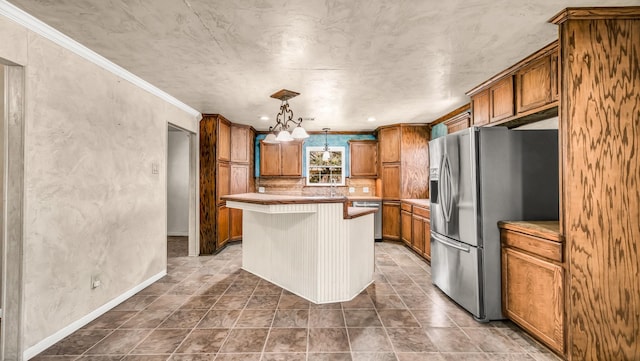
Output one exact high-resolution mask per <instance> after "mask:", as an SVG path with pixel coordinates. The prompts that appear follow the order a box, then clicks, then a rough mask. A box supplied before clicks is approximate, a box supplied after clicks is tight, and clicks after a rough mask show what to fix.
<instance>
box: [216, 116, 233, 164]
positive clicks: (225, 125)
mask: <svg viewBox="0 0 640 361" xmlns="http://www.w3.org/2000/svg"><path fill="white" fill-rule="evenodd" d="M216 146H217V148H218V160H225V161H230V160H231V122H229V121H228V120H226V119H225V118H224V117H222V116H218V139H217V145H216Z"/></svg>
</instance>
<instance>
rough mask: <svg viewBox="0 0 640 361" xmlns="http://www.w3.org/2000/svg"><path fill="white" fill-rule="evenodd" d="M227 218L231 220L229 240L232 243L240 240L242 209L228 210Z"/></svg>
mask: <svg viewBox="0 0 640 361" xmlns="http://www.w3.org/2000/svg"><path fill="white" fill-rule="evenodd" d="M229 217H230V218H231V220H230V221H229V223H230V226H229V229H230V232H231V235H230V236H229V239H230V240H232V241H237V240H240V239H242V209H236V208H230V209H229Z"/></svg>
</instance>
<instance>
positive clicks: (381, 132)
mask: <svg viewBox="0 0 640 361" xmlns="http://www.w3.org/2000/svg"><path fill="white" fill-rule="evenodd" d="M430 133H431V132H430V129H429V126H428V125H427V124H396V125H392V126H385V127H380V128H378V148H379V157H380V162H379V164H380V172H379V174H380V177H381V188H382V238H383V239H387V240H393V241H399V240H400V228H401V227H400V222H401V220H400V199H409V198H428V197H429V139H430V138H431V134H430Z"/></svg>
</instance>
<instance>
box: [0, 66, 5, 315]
mask: <svg viewBox="0 0 640 361" xmlns="http://www.w3.org/2000/svg"><path fill="white" fill-rule="evenodd" d="M4 122H5V120H4V65H3V64H2V63H0V201H2V203H0V205H3V204H4V176H3V175H2V174H3V173H4ZM0 218H1V219H0V308H3V307H4V305H3V304H2V299H3V298H2V292H3V286H4V277H3V271H4V242H5V240H4V232H2V231H1V230H3V229H4V212H3V211H0Z"/></svg>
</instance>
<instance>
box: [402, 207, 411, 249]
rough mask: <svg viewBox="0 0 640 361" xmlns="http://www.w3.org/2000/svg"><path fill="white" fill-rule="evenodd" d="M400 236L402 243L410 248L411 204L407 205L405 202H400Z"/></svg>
mask: <svg viewBox="0 0 640 361" xmlns="http://www.w3.org/2000/svg"><path fill="white" fill-rule="evenodd" d="M400 208H401V210H400V234H401V237H400V238H401V239H402V242H403V243H404V244H405V245H406V246H407V247H411V243H412V241H411V237H412V234H411V208H412V207H411V204H407V203H405V202H401V204H400Z"/></svg>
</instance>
